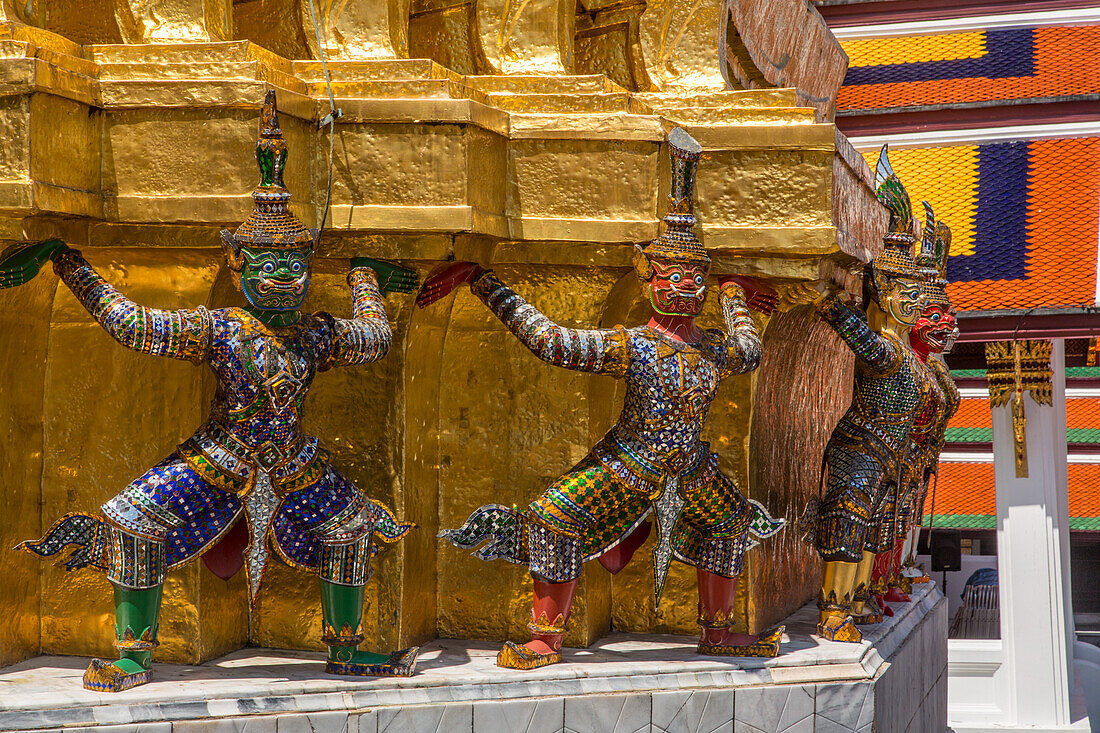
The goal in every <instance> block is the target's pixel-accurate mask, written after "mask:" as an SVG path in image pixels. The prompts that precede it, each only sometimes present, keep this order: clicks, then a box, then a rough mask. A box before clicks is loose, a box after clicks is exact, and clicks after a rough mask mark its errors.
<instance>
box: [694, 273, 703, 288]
mask: <svg viewBox="0 0 1100 733" xmlns="http://www.w3.org/2000/svg"><path fill="white" fill-rule="evenodd" d="M704 281H705V278H704V277H703V276H702V275H696V276H695V284H696V285H698V286H700V287H702V285H703V282H704Z"/></svg>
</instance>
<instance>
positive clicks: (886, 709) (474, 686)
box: [0, 585, 947, 733]
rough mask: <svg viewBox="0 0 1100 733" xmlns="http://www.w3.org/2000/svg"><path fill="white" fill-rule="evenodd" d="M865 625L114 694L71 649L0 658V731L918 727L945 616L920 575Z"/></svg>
mask: <svg viewBox="0 0 1100 733" xmlns="http://www.w3.org/2000/svg"><path fill="white" fill-rule="evenodd" d="M894 608H895V610H896V612H897V615H895V616H894V617H893V618H891V619H887V620H886V621H885V622H884V623H882V624H880V625H879V626H878V627H867V628H866V629H865V640H864V642H863V643H862V644H844V643H839V642H827V641H823V640H821V639H819V638H818V637H816V636H812V635H811V634H812V632H813V629H814V623H815V620H816V609H815V608H814V606H813V605H812V604H807V605H806V606H805V607H803V608H802V609H800V610H799V611H798V612H797V613H795V614H794V615H792V616H791V617H790V618H789V619H788V620H787V621H786V624H787V637H788V638H787V639H785V643H784V644H783V647H782V649H781V653H780V656H779V657H777V658H775V659H766V660H764V659H745V658H738V659H729V660H724V659H715V658H707V657H700V656H698V655H697V654H695V645H694V640H693V639H691V638H688V637H678V636H659V635H641V634H623V633H613V634H610V635H608V636H606V637H605V638H603V639H601V640H600V641H599V642H598V643H597V644H594V645H593V646H592V647H590V648H588V649H568V650H566V651H565V655H564V656H565V658H564V661H563V662H562V663H561V664H558V665H553V666H550V667H544V668H542V669H538V670H532V671H529V672H519V671H514V670H503V669H500V668H498V667H496V666H495V664H494V660H495V656H496V652H497V650H498V648H499V644H497V643H491V642H480V641H474V642H472V641H460V640H453V639H440V640H437V641H434V642H432V643H430V644H426V645H425V646H424V647H423V649H422V651H421V655H420V659H419V662H418V665H417V673H416V675H415V676H413V677H410V678H405V679H369V678H361V679H348V678H341V677H334V676H331V675H326V674H325V673H324V664H323V657H322V655H321V654H320V653H314V652H295V651H284V650H272V649H242V650H240V651H237V652H234V653H233V654H229V655H227V656H225V657H222V658H221V659H217V660H214V661H212V662H208V663H207V664H203V665H199V666H194V667H192V666H184V665H170V664H158V665H156V667H155V673H154V674H155V676H154V681H153V682H151V683H150V684H148V685H145V686H143V687H139V688H135V689H133V690H128V691H126V692H122V693H117V694H107V693H95V692H89V691H87V690H84V689H83V688H82V687H81V675H82V674H83V671H84V668H85V667H86V666H87V660H86V659H83V658H77V657H37V658H35V659H31V660H28V661H25V662H22V663H20V664H16V665H13V666H11V667H8V668H6V669H4V670H0V730H4V731H7V730H18V731H27V730H36V731H37V730H53V729H60V728H64V730H65V731H66V733H72V732H73V731H74V730H88V729H90V728H93V727H94V730H95V731H97V733H135V732H138V731H140V732H141V733H196V732H198V731H216V732H218V733H221V732H222V731H224V732H225V733H229V732H231V731H233V732H235V731H245V732H247V733H291V732H294V733H298V731H306V732H311V731H317V732H321V731H325V732H327V731H336V732H338V733H340V732H343V731H347V732H348V733H383V732H385V733H393V732H396V731H402V732H404V731H417V732H419V731H426V732H430V731H445V733H472V732H473V731H477V732H478V733H482V732H488V731H494V732H496V731H500V732H508V733H511V732H512V731H532V732H534V731H539V732H541V731H568V732H570V733H589V732H591V733H619V732H620V731H622V732H624V733H635V732H636V731H659V732H664V731H693V732H694V731H708V732H710V731H735V730H736V731H746V732H747V733H756V732H757V731H768V732H771V731H777V732H778V731H791V732H799V733H810V732H825V731H830V732H831V731H836V732H838V733H846V732H848V731H853V732H854V731H858V732H860V733H863V732H865V731H866V732H867V733H870V731H872V730H874V731H875V732H876V733H894V732H895V731H896V732H897V733H905V732H907V731H908V732H911V733H918V732H919V733H926V732H928V731H936V733H939V731H941V730H943V729H944V727H945V726H944V725H943V724H942V721H945V720H946V704H947V699H946V682H947V678H946V665H947V643H946V637H947V633H946V632H947V614H946V605H945V603H944V599H943V596H942V595H941V594H940V592H939V591H938V590H937V589H936V588H935V587H934V586H932V585H925V586H917V589H916V591H915V592H914V595H913V603H911V604H899V605H895V606H894Z"/></svg>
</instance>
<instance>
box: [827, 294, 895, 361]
mask: <svg viewBox="0 0 1100 733" xmlns="http://www.w3.org/2000/svg"><path fill="white" fill-rule="evenodd" d="M814 308H816V309H817V313H818V315H820V316H821V319H822V320H823V321H825V322H826V323H828V324H829V325H830V326H831V327H832V329H833V330H834V331H836V334H837V336H840V338H841V340H843V341H844V343H846V344H848V348H850V349H851V350H852V351H853V352H854V353H855V355H856V358H857V359H859V360H860V362H862V363H863V366H864V367H865V368H867V369H868V370H869V371H871V372H877V373H886V372H889V371H891V370H892V369H894V368H895V367H896V366H897V364H898V361H899V360H900V359H901V356H902V354H901V350H900V348H899V346H898V344H897V343H896V342H894V341H893V340H891V339H889V338H886V337H885V336H883V335H882V334H880V333H876V332H875V331H874V330H872V329H871V327H870V326H869V325H867V319H866V318H864V316H863V314H862V313H860V312H859V311H857V310H856V309H855V308H853V307H852V306H851V305H849V304H848V303H845V302H844V301H842V300H841V299H840V296H839V294H837V293H827V294H825V295H824V296H823V297H821V298H819V299H818V300H817V301H816V302H815V303H814Z"/></svg>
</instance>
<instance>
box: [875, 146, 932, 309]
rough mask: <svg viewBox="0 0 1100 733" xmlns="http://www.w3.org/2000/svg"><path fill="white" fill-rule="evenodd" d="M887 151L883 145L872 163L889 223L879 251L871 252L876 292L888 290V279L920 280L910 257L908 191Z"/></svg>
mask: <svg viewBox="0 0 1100 733" xmlns="http://www.w3.org/2000/svg"><path fill="white" fill-rule="evenodd" d="M889 152H890V151H889V147H888V146H887V145H883V146H882V150H881V151H880V152H879V156H878V164H877V165H876V166H875V195H876V196H877V197H878V200H879V201H880V202H881V203H882V205H883V206H885V207H886V209H887V210H888V211H889V212H890V225H889V228H888V229H887V232H886V235H885V236H884V237H883V238H882V244H883V247H882V251H881V252H880V253H879V254H877V255H875V259H874V261H873V262H872V267H871V270H872V272H873V274H874V279H875V290H876V291H877V292H878V293H883V292H885V291H886V290H887V289H888V288H887V285H888V284H889V281H890V280H893V279H896V278H906V279H910V280H919V279H920V269H919V268H918V267H917V263H916V260H914V259H913V245H914V244H915V243H916V237H914V236H913V206H912V204H910V203H909V193H908V192H907V191H906V190H905V186H904V185H902V182H901V179H900V178H898V174H897V173H895V172H894V169H893V167H892V166H891V165H890V157H889Z"/></svg>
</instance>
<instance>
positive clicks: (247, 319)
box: [24, 250, 412, 600]
mask: <svg viewBox="0 0 1100 733" xmlns="http://www.w3.org/2000/svg"><path fill="white" fill-rule="evenodd" d="M55 270H56V271H57V274H58V275H59V276H60V277H61V279H62V281H63V282H64V283H65V284H66V285H68V286H69V288H70V289H71V290H72V291H73V293H74V294H75V295H76V296H77V298H78V299H79V300H80V302H81V303H82V304H83V305H84V307H85V308H87V310H88V312H89V313H91V314H92V315H93V316H94V317H95V319H96V320H97V321H98V322H99V323H100V324H101V325H102V326H103V328H104V329H105V330H106V331H107V332H108V333H109V334H110V335H111V336H112V337H113V338H114V339H115V340H116V341H118V342H119V343H120V344H122V345H123V346H126V347H128V348H131V349H133V350H135V351H139V352H142V353H147V354H155V355H160V356H167V357H172V358H176V359H184V360H188V361H192V362H194V363H196V364H203V363H205V364H209V365H210V368H211V369H212V370H213V371H214V374H215V376H216V378H217V390H216V393H215V396H214V401H213V403H212V405H211V408H210V417H209V418H208V420H207V421H206V422H205V423H204V424H203V425H202V426H201V427H199V429H198V430H197V431H196V432H195V434H194V435H192V436H191V437H190V438H188V439H187V440H186V441H184V443H183V444H182V445H180V446H179V447H178V448H177V449H176V451H175V452H174V453H173V454H172V455H170V456H168V457H167V458H165V459H164V460H163V461H161V462H160V463H159V464H157V465H156V466H154V467H153V468H151V469H149V470H148V471H147V472H145V473H144V474H142V475H141V476H140V477H139V478H137V479H135V480H134V481H133V482H131V483H130V485H129V486H127V487H126V488H125V489H123V490H122V491H121V492H120V493H119V494H118V495H116V496H115V497H113V498H112V499H110V500H108V501H107V502H106V503H104V504H103V506H102V507H101V512H102V516H101V517H91V516H90V515H81V514H77V515H70V516H68V517H64V518H62V519H61V520H59V521H58V522H57V523H56V524H55V525H54V526H53V527H52V528H51V529H50V530H49V531H48V532H47V533H46V535H45V537H44V538H43V539H42V540H40V541H38V542H29V543H25V544H24V547H25V548H26V549H28V550H30V551H32V552H35V553H37V554H40V555H52V554H54V553H57V552H59V551H60V550H62V549H63V548H64V547H65V546H66V545H70V544H75V545H78V546H79V547H80V548H81V549H80V550H79V551H78V552H77V554H76V555H75V556H73V558H72V559H70V561H69V567H70V569H75V568H77V567H82V566H84V565H91V566H93V567H98V568H100V569H102V570H104V571H105V572H106V573H107V576H108V578H110V580H111V581H112V582H113V583H116V584H117V585H120V586H122V587H125V588H148V587H152V586H154V585H159V584H160V583H162V582H163V581H164V575H165V572H166V571H168V570H170V569H172V568H175V567H178V566H180V565H182V564H184V563H186V562H187V561H188V560H191V559H192V558H194V557H196V556H198V555H201V554H202V553H203V552H204V551H205V550H206V549H208V548H209V547H210V546H212V545H213V543H214V542H215V541H216V540H218V539H219V538H220V537H221V536H222V534H223V533H224V532H226V531H227V530H228V529H229V528H230V527H231V526H232V525H233V523H234V522H236V521H237V520H238V519H240V518H242V517H243V518H244V520H245V521H246V522H247V524H248V535H249V546H248V549H247V551H246V558H245V559H246V564H245V569H246V571H247V573H248V579H249V593H250V597H251V598H252V599H253V600H254V599H255V596H256V594H257V592H258V591H259V587H260V583H261V580H262V578H263V574H264V569H265V568H266V566H267V562H268V560H269V558H270V555H271V553H272V552H273V551H274V552H277V553H278V555H279V556H280V557H282V558H283V559H284V560H286V561H287V562H289V563H290V564H292V565H294V566H296V567H300V568H303V569H306V570H309V571H310V572H314V573H318V574H320V576H321V577H322V578H325V579H327V580H330V581H332V582H336V583H344V584H347V585H359V584H362V583H365V582H366V580H367V577H368V575H369V566H368V561H369V559H370V557H371V555H373V554H374V553H375V552H377V550H378V549H379V548H380V546H381V545H384V544H388V543H392V542H396V541H397V540H399V539H401V538H402V537H403V536H405V534H407V533H408V531H409V530H410V529H411V527H412V525H409V524H404V523H401V522H399V521H398V520H397V519H396V518H395V517H394V516H393V514H392V513H391V512H390V511H389V510H388V509H387V508H386V507H384V506H382V505H381V504H378V503H377V502H374V501H372V500H370V499H368V498H367V497H366V496H364V495H363V494H362V492H361V491H359V489H358V488H356V486H355V485H354V484H352V483H351V481H349V480H348V479H347V478H345V477H344V476H343V475H341V474H340V473H339V472H338V471H336V470H335V469H334V468H333V467H332V466H330V465H329V462H328V454H327V453H326V452H325V450H324V449H322V448H319V447H318V443H317V438H315V437H313V436H310V435H306V434H305V433H303V432H302V428H301V423H300V419H299V415H300V411H301V406H302V401H303V400H304V399H305V396H306V394H307V392H308V391H309V386H310V384H311V382H312V381H313V377H314V375H315V374H316V373H317V372H319V371H325V370H327V369H330V368H332V367H335V366H342V365H351V364H365V363H367V362H371V361H375V360H377V359H380V358H382V357H383V356H385V354H386V352H387V350H388V349H389V345H390V339H391V336H390V329H389V324H388V322H387V321H386V315H385V308H384V306H383V304H382V300H381V296H380V295H379V292H378V286H377V283H376V281H375V276H374V273H373V272H372V271H371V270H369V269H367V268H358V269H355V270H353V271H352V272H351V274H350V275H349V276H348V281H349V283H351V285H352V289H353V293H354V317H353V318H352V319H341V318H335V317H333V316H330V315H328V314H327V313H319V314H316V315H313V316H305V317H303V318H302V319H301V320H300V321H299V322H298V323H297V324H295V325H294V326H291V327H288V328H270V327H268V326H265V325H264V324H263V323H262V322H260V321H259V320H257V319H256V318H254V317H253V316H251V315H250V314H249V313H247V312H246V311H245V310H243V309H241V308H226V309H222V310H213V311H208V310H207V309H205V308H203V307H201V306H200V307H198V308H195V309H191V310H180V311H164V310H158V309H155V308H147V307H145V306H141V305H138V304H137V303H134V302H133V301H131V300H129V299H127V298H126V297H124V296H123V295H122V294H121V293H119V292H118V291H117V290H115V289H114V288H113V287H111V286H110V285H109V284H108V283H106V282H105V281H104V280H103V279H102V278H101V277H100V276H99V275H98V274H97V273H96V272H95V270H93V269H92V267H91V266H90V265H88V263H87V262H86V261H85V260H84V258H83V257H81V256H80V254H79V253H78V252H76V251H75V250H69V251H68V252H65V253H64V254H62V255H60V256H59V257H58V259H57V263H56V264H55Z"/></svg>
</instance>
